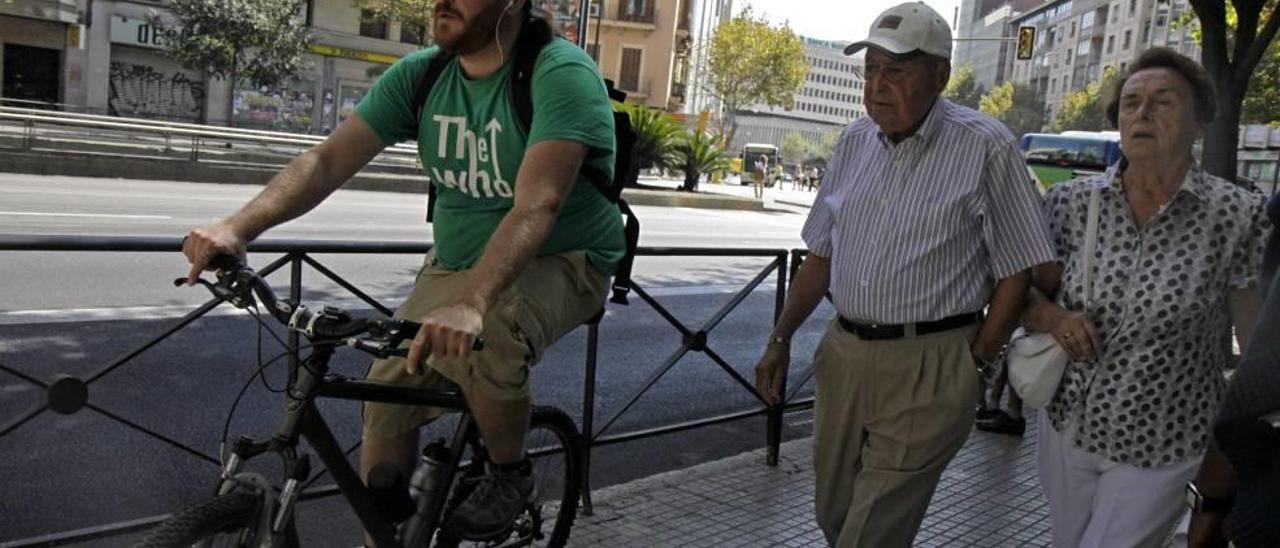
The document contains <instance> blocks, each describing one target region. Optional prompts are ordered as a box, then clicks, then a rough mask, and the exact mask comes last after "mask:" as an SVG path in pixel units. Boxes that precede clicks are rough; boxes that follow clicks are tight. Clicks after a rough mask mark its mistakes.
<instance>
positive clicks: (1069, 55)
mask: <svg viewBox="0 0 1280 548" xmlns="http://www.w3.org/2000/svg"><path fill="white" fill-rule="evenodd" d="M1066 62H1067V64H1068V65H1070V64H1071V50H1067V61H1066Z"/></svg>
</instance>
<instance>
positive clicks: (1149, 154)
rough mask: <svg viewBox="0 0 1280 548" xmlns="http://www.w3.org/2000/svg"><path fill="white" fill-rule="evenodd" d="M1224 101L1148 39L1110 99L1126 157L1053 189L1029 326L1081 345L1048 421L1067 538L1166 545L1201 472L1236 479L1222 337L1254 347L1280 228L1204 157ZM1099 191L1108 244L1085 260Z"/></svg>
mask: <svg viewBox="0 0 1280 548" xmlns="http://www.w3.org/2000/svg"><path fill="white" fill-rule="evenodd" d="M1215 105H1216V103H1215V101H1214V90H1213V83H1212V81H1211V80H1210V79H1209V77H1208V75H1207V74H1206V73H1205V71H1204V69H1203V68H1201V67H1200V66H1199V65H1198V64H1197V63H1196V62H1195V61H1193V60H1191V59H1189V58H1187V57H1184V56H1182V55H1179V54H1178V53H1177V52H1175V51H1173V50H1170V49H1166V48H1152V49H1149V50H1147V51H1146V52H1144V53H1143V54H1142V55H1141V56H1139V57H1138V59H1136V60H1135V61H1134V63H1133V65H1132V66H1131V67H1130V68H1129V70H1128V72H1127V73H1125V74H1124V75H1122V76H1121V77H1120V79H1119V82H1118V84H1117V86H1116V87H1115V88H1114V90H1112V92H1111V96H1110V98H1109V100H1108V107H1107V115H1108V117H1109V119H1110V121H1111V123H1112V125H1115V126H1117V127H1119V129H1120V144H1121V148H1122V149H1123V150H1124V153H1125V157H1126V160H1122V161H1121V162H1119V163H1118V164H1117V165H1114V166H1112V167H1110V168H1109V169H1108V170H1107V172H1106V173H1105V174H1103V175H1099V176H1095V177H1089V178H1084V179H1077V180H1074V181H1070V182H1066V183H1059V184H1057V185H1054V186H1053V187H1052V188H1050V189H1049V191H1048V192H1047V193H1046V194H1045V197H1044V207H1045V213H1046V215H1047V216H1048V218H1049V225H1050V232H1051V233H1052V235H1053V240H1054V244H1055V247H1056V250H1057V255H1058V262H1055V263H1053V264H1052V265H1048V266H1045V267H1043V268H1040V269H1038V270H1037V279H1036V287H1037V288H1039V290H1040V291H1041V292H1043V295H1044V296H1046V297H1048V299H1047V300H1046V299H1044V298H1040V297H1039V296H1037V297H1034V298H1033V300H1034V301H1036V302H1035V304H1034V305H1033V306H1032V307H1031V308H1030V309H1029V310H1028V312H1027V314H1026V315H1025V317H1024V325H1025V326H1026V327H1027V328H1028V329H1030V330H1032V331H1038V332H1048V333H1051V334H1052V335H1053V337H1054V339H1055V340H1056V341H1057V342H1058V344H1060V345H1061V346H1062V348H1063V349H1064V350H1066V351H1067V353H1068V354H1069V355H1070V357H1071V359H1070V361H1069V362H1068V364H1067V367H1066V371H1065V373H1064V374H1063V376H1062V381H1061V384H1060V385H1059V386H1058V389H1057V393H1056V395H1055V396H1054V398H1053V400H1052V402H1050V404H1049V406H1048V407H1047V409H1046V411H1045V412H1043V413H1041V418H1040V425H1039V444H1038V445H1039V448H1038V459H1039V469H1040V481H1041V485H1043V487H1044V490H1045V494H1046V495H1047V497H1048V499H1049V515H1050V517H1051V519H1052V521H1053V545H1054V546H1061V547H1067V546H1070V547H1073V548H1074V547H1077V546H1082V547H1109V546H1158V545H1160V544H1161V543H1162V542H1163V541H1164V539H1165V537H1166V536H1167V535H1168V533H1169V531H1170V529H1171V528H1172V526H1173V525H1174V523H1175V522H1176V520H1177V518H1178V516H1179V514H1180V512H1181V509H1182V501H1183V500H1184V497H1183V493H1184V487H1185V486H1186V485H1187V482H1188V481H1190V480H1192V479H1193V478H1196V477H1197V470H1200V472H1199V479H1198V480H1197V481H1198V483H1197V484H1196V485H1198V488H1199V491H1200V492H1201V493H1203V494H1204V495H1205V496H1206V497H1209V498H1210V499H1214V498H1216V497H1217V496H1218V495H1219V494H1220V493H1222V492H1224V490H1225V489H1224V488H1225V486H1224V485H1222V482H1221V481H1220V477H1219V476H1220V473H1221V470H1220V469H1219V468H1220V464H1221V463H1220V461H1221V458H1220V457H1219V456H1218V455H1213V456H1211V457H1210V458H1208V459H1205V458H1204V457H1205V454H1206V451H1211V449H1210V447H1211V446H1210V443H1209V441H1210V440H1209V439H1208V434H1209V431H1210V428H1211V421H1212V419H1213V412H1214V410H1216V409H1217V407H1218V405H1219V403H1220V402H1221V401H1222V395H1223V393H1224V391H1225V389H1226V381H1225V379H1224V377H1223V370H1224V369H1225V367H1226V366H1227V365H1228V363H1229V361H1230V358H1231V357H1230V355H1229V354H1228V351H1227V350H1226V349H1225V348H1224V345H1223V344H1222V337H1223V336H1224V335H1225V334H1226V333H1228V330H1229V329H1230V328H1231V327H1232V326H1234V327H1235V331H1236V335H1237V338H1238V339H1239V343H1240V346H1241V348H1245V347H1247V343H1248V340H1249V332H1250V330H1251V329H1252V326H1253V323H1254V319H1255V318H1256V316H1257V310H1258V306H1259V297H1258V290H1257V274H1258V269H1259V267H1260V264H1261V260H1262V250H1263V244H1264V242H1265V240H1266V234H1267V233H1268V232H1269V231H1270V226H1271V225H1270V222H1269V221H1267V219H1266V216H1265V215H1264V205H1265V204H1264V200H1263V198H1262V196H1261V195H1259V194H1254V193H1251V192H1249V191H1247V190H1245V189H1242V188H1240V187H1237V186H1236V185H1233V184H1231V183H1230V182H1227V181H1225V180H1222V179H1220V178H1218V177H1214V176H1212V175H1210V174H1208V173H1205V172H1204V171H1203V170H1201V169H1200V167H1199V166H1197V165H1196V163H1195V161H1194V159H1193V157H1192V147H1193V145H1194V144H1195V141H1196V139H1197V138H1198V137H1199V136H1200V135H1201V133H1202V130H1203V128H1204V127H1205V126H1206V125H1207V124H1208V123H1209V122H1210V121H1212V120H1213V117H1214V111H1215ZM1094 193H1096V195H1097V200H1098V204H1099V205H1098V217H1097V223H1098V224H1097V226H1098V229H1097V242H1096V246H1095V249H1097V252H1096V254H1095V256H1094V258H1093V261H1092V265H1093V268H1092V272H1082V271H1081V270H1082V264H1083V259H1084V258H1083V257H1082V256H1081V255H1082V254H1081V253H1080V250H1081V249H1083V248H1084V247H1085V244H1086V243H1085V242H1084V234H1085V232H1086V228H1085V226H1086V224H1087V223H1088V222H1089V221H1088V219H1086V218H1085V217H1086V211H1088V209H1089V206H1088V204H1089V202H1090V200H1091V196H1092V195H1093V194H1094ZM1086 276H1089V277H1090V279H1091V281H1092V295H1093V298H1092V299H1087V297H1086V295H1085V294H1084V287H1085V277H1086ZM1086 303H1087V305H1088V306H1087V309H1086V308H1085V307H1086ZM1202 460H1203V462H1204V467H1203V469H1202V468H1201V461H1202ZM1197 519H1203V517H1198V518H1197ZM1194 521H1195V520H1194V519H1193V522H1194ZM1193 525H1194V523H1193Z"/></svg>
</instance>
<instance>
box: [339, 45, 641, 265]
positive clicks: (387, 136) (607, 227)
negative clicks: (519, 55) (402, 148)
mask: <svg viewBox="0 0 1280 548" xmlns="http://www.w3.org/2000/svg"><path fill="white" fill-rule="evenodd" d="M437 51H439V50H438V49H437V48H428V49H424V50H422V51H418V52H414V53H412V54H410V55H408V56H406V57H404V58H402V59H400V60H399V61H397V62H396V63H395V64H394V65H392V66H391V68H389V69H387V72H386V73H385V74H383V75H382V78H379V79H378V83H376V84H374V86H373V89H372V90H370V92H369V95H368V96H366V97H365V98H364V100H363V101H361V102H360V106H359V107H357V108H356V115H357V116H359V117H360V119H361V120H364V122H365V123H367V124H368V125H369V127H371V128H373V131H374V133H376V134H377V135H378V137H379V138H380V139H381V140H382V142H383V144H386V145H392V144H395V143H398V142H400V141H408V140H414V139H416V140H417V142H418V156H419V157H420V158H421V159H422V166H423V170H424V171H425V172H426V174H427V177H428V179H430V180H431V184H433V185H435V186H436V198H437V199H436V209H435V239H436V256H437V257H438V258H439V260H440V262H441V264H443V265H444V266H445V268H449V269H453V270H462V269H466V268H470V267H471V266H472V265H474V264H475V262H476V261H478V260H479V259H480V256H481V254H482V253H483V251H484V248H485V245H486V244H488V242H489V237H490V236H492V235H493V232H494V230H496V229H497V228H498V223H499V222H501V221H502V218H503V217H504V216H505V215H506V214H507V212H508V211H510V210H511V208H512V206H513V205H514V204H515V200H514V199H513V197H514V193H515V190H516V189H515V187H516V174H517V173H519V172H520V162H521V161H522V160H523V159H524V153H525V150H526V149H527V148H528V147H530V146H532V145H533V144H535V143H538V142H540V141H546V140H551V139H566V140H571V141H577V142H580V143H583V144H585V145H587V146H588V147H589V148H590V149H591V150H590V152H589V153H588V155H587V159H586V160H584V161H585V162H586V163H589V164H590V165H591V166H592V167H594V168H596V169H599V170H603V171H604V172H605V173H608V174H610V175H612V174H613V162H614V159H613V157H614V150H615V148H616V145H615V143H614V135H613V109H612V106H611V104H610V103H609V96H608V93H607V92H606V90H605V86H604V80H603V78H602V77H601V76H600V72H599V71H597V70H596V65H595V62H593V61H592V60H591V58H590V57H589V56H588V55H587V54H586V52H584V51H583V50H581V49H579V48H578V47H577V46H574V45H573V44H571V43H569V42H568V41H566V40H559V39H557V40H552V41H551V43H549V44H547V45H546V46H545V47H543V49H542V51H541V53H539V55H538V61H537V64H536V65H535V67H534V74H533V81H532V97H533V121H532V123H531V124H530V126H531V127H530V128H529V131H528V134H527V135H526V134H525V132H524V131H523V129H522V128H521V124H520V122H519V120H518V116H517V115H516V109H515V104H514V102H513V100H512V98H511V93H510V90H509V88H510V87H511V80H510V77H509V73H510V72H511V62H508V63H507V64H506V65H504V66H503V67H502V68H500V69H498V71H497V72H494V73H493V74H491V75H489V76H486V77H484V78H481V79H477V80H471V79H468V78H467V77H466V76H464V75H463V73H462V69H461V68H460V67H459V65H458V62H457V60H456V59H455V60H454V61H451V62H450V63H449V64H448V66H446V67H445V69H444V71H443V72H442V73H441V74H440V78H439V80H437V81H436V83H435V86H434V87H433V88H432V89H431V93H430V94H429V95H428V96H427V101H426V105H425V106H424V107H423V109H422V125H421V127H418V128H415V127H414V121H415V118H416V112H417V108H416V105H413V104H411V103H412V102H413V93H414V87H415V86H416V85H417V82H418V77H419V75H420V74H421V73H422V71H425V70H426V68H427V63H428V61H430V59H431V57H432V56H433V55H435V54H436V52H437ZM579 250H580V251H585V252H586V253H587V257H588V258H589V259H590V260H591V262H592V264H594V265H595V266H596V267H598V268H599V269H600V270H601V271H603V272H605V273H609V274H612V273H613V272H614V270H615V268H616V267H617V264H618V261H619V260H621V259H622V256H623V255H624V254H625V253H626V242H625V240H624V238H623V230H622V216H621V213H620V212H619V210H618V206H617V205H616V204H613V203H610V202H609V201H608V200H607V199H605V197H604V195H603V194H601V193H600V191H599V190H597V189H596V188H595V187H594V185H593V183H591V181H588V180H587V179H585V178H583V177H582V175H581V174H579V176H578V179H577V181H575V182H574V184H573V187H572V189H571V190H570V192H569V196H568V198H567V199H566V200H565V202H564V205H563V206H562V209H561V210H560V215H559V216H558V217H557V218H556V222H555V225H554V226H553V227H552V229H551V233H550V234H549V235H548V236H547V240H546V241H545V242H544V243H543V244H542V248H541V249H539V250H538V255H539V256H542V255H552V254H556V253H563V252H566V251H579Z"/></svg>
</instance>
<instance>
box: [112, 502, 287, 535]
mask: <svg viewBox="0 0 1280 548" xmlns="http://www.w3.org/2000/svg"><path fill="white" fill-rule="evenodd" d="M261 505H262V499H261V497H259V496H257V495H253V494H250V493H229V494H226V495H220V496H217V497H214V498H211V499H209V500H206V501H204V502H201V503H199V504H197V505H195V506H192V507H190V508H187V509H186V510H183V511H181V512H178V513H177V514H174V515H173V516H171V517H170V518H169V519H167V520H165V521H164V522H162V523H161V524H160V525H159V526H157V527H156V528H155V529H152V530H151V532H150V533H148V534H147V536H146V537H145V538H143V539H142V540H141V541H140V542H138V544H137V545H136V546H135V548H177V547H179V546H183V547H185V546H202V547H215V546H256V545H257V544H258V543H257V533H258V519H259V513H258V512H259V510H260V508H261ZM284 546H286V547H287V548H297V547H298V533H297V530H296V529H295V528H294V524H293V520H289V523H288V525H287V526H286V528H285V538H284Z"/></svg>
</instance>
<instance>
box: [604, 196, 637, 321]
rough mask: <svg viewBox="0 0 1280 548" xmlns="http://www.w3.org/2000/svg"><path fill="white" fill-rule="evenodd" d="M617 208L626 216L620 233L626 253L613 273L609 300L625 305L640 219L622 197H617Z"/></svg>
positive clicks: (629, 288)
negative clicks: (625, 243)
mask: <svg viewBox="0 0 1280 548" xmlns="http://www.w3.org/2000/svg"><path fill="white" fill-rule="evenodd" d="M618 209H619V210H621V211H622V216H623V217H626V223H625V224H624V225H623V229H622V234H623V237H624V238H625V239H626V242H627V253H626V255H623V256H622V260H621V261H618V270H617V272H614V274H613V297H612V298H610V299H609V302H612V303H615V304H623V305H625V304H630V303H628V302H627V293H630V292H631V266H632V264H634V263H635V260H636V246H637V245H639V243H640V219H639V218H637V217H636V214H635V212H633V211H631V206H630V205H629V204H627V201H626V200H624V199H622V198H618Z"/></svg>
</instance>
